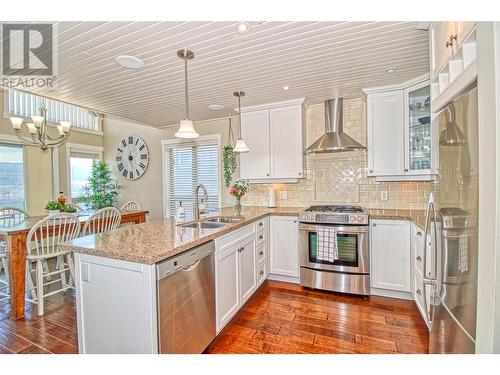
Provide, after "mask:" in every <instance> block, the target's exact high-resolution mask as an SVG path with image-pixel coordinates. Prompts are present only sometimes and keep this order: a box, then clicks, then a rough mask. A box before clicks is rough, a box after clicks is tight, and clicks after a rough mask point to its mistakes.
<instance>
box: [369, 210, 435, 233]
mask: <svg viewBox="0 0 500 375" xmlns="http://www.w3.org/2000/svg"><path fill="white" fill-rule="evenodd" d="M366 211H367V212H368V213H369V214H370V219H386V220H411V221H413V222H414V223H415V224H417V225H418V226H419V227H420V229H422V230H424V227H425V214H426V211H425V210H387V209H367V210H366Z"/></svg>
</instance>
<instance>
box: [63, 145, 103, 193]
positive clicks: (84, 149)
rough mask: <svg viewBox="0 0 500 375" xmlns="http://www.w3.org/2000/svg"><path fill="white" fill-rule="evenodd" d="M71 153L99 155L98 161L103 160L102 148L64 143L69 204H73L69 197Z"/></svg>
mask: <svg viewBox="0 0 500 375" xmlns="http://www.w3.org/2000/svg"><path fill="white" fill-rule="evenodd" d="M72 151H73V152H78V153H80V154H88V155H96V154H97V155H99V160H103V154H104V147H101V146H91V145H84V144H79V143H66V182H67V192H66V196H67V197H68V199H69V200H70V201H71V202H73V197H72V196H71V152H72Z"/></svg>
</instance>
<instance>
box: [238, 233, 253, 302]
mask: <svg viewBox="0 0 500 375" xmlns="http://www.w3.org/2000/svg"><path fill="white" fill-rule="evenodd" d="M238 252H239V262H238V263H239V267H240V277H239V279H240V280H239V281H240V301H241V303H242V304H243V303H245V302H246V301H247V300H248V298H250V296H251V295H252V294H253V292H254V291H255V289H256V288H257V270H256V266H257V262H256V259H257V254H256V251H255V238H254V237H253V236H252V237H249V238H247V239H246V240H245V241H244V242H243V243H242V244H241V246H240V247H239V248H238Z"/></svg>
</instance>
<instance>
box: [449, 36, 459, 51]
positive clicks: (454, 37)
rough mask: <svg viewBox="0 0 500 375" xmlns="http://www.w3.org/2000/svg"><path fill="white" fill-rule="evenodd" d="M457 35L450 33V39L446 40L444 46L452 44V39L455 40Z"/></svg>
mask: <svg viewBox="0 0 500 375" xmlns="http://www.w3.org/2000/svg"><path fill="white" fill-rule="evenodd" d="M457 37H458V35H457V34H451V35H450V40H449V41H446V48H448V47H450V46H452V45H453V41H454V40H457Z"/></svg>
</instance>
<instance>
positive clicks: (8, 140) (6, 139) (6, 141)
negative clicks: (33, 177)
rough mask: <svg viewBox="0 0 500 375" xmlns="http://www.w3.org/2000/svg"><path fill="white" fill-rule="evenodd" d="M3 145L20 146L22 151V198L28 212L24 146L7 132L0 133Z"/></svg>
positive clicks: (0, 140)
mask: <svg viewBox="0 0 500 375" xmlns="http://www.w3.org/2000/svg"><path fill="white" fill-rule="evenodd" d="M1 145H5V146H7V147H8V146H12V147H21V149H22V151H23V199H24V208H23V209H24V210H25V211H27V212H29V209H30V207H29V202H28V195H27V193H28V189H27V187H28V185H27V177H28V176H27V173H26V162H27V160H26V146H25V145H24V144H23V143H22V142H20V141H19V139H17V137H14V136H11V135H7V134H0V146H1Z"/></svg>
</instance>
